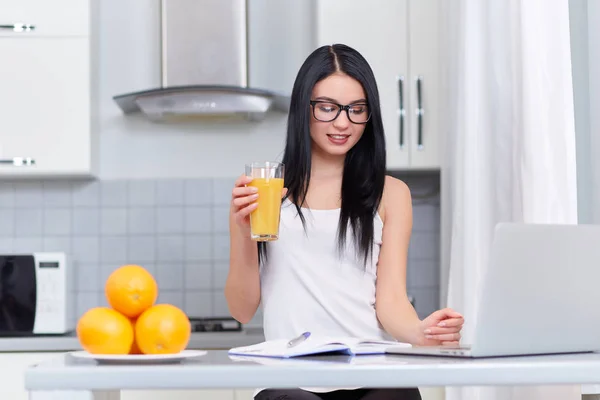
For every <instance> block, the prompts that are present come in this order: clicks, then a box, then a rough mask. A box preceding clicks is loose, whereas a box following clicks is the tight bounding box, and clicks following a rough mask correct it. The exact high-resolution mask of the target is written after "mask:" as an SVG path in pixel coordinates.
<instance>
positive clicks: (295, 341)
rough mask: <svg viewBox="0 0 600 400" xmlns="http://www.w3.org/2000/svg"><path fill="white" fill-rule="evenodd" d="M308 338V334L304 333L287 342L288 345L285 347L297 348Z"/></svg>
mask: <svg viewBox="0 0 600 400" xmlns="http://www.w3.org/2000/svg"><path fill="white" fill-rule="evenodd" d="M309 336H310V332H304V333H303V334H301V335H300V336H298V337H297V338H294V339H292V340H290V341H289V342H288V344H287V347H294V346H297V345H299V344H300V343H302V342H304V341H305V340H306V339H308V337H309Z"/></svg>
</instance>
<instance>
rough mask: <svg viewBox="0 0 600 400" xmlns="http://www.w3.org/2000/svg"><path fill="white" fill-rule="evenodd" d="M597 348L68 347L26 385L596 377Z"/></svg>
mask: <svg viewBox="0 0 600 400" xmlns="http://www.w3.org/2000/svg"><path fill="white" fill-rule="evenodd" d="M599 383H600V354H597V353H588V354H570V355H544V356H528V357H502V358H486V359H458V358H446V357H429V356H403V355H372V356H369V355H361V356H354V357H352V356H338V355H335V356H333V355H326V356H312V357H301V358H295V359H275V358H266V357H246V356H244V357H240V356H230V355H229V354H228V353H227V351H226V350H215V351H208V352H207V353H206V354H205V355H202V356H199V357H196V358H193V359H188V360H185V361H181V362H180V363H176V364H152V365H132V364H127V365H102V364H98V363H97V362H96V361H94V360H81V359H77V358H74V357H72V356H71V355H70V353H65V354H62V355H57V357H55V358H52V359H49V360H46V361H44V362H41V363H40V364H37V365H34V366H31V367H29V368H28V369H27V370H26V372H25V387H26V389H27V390H90V391H92V390H128V389H219V388H222V389H224V388H255V387H279V388H289V387H307V386H309V387H315V386H316V387H347V386H363V387H414V386H471V385H553V384H599Z"/></svg>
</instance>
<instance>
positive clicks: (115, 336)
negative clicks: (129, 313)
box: [76, 307, 134, 354]
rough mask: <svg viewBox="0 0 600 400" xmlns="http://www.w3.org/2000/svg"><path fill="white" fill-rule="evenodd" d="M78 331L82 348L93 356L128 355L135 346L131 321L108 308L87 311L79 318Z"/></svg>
mask: <svg viewBox="0 0 600 400" xmlns="http://www.w3.org/2000/svg"><path fill="white" fill-rule="evenodd" d="M76 331H77V338H78V339H79V343H80V344H81V347H83V349H84V350H85V351H87V352H88V353H91V354H128V353H129V351H130V350H131V346H132V344H133V335H134V327H133V324H132V323H131V321H130V320H129V319H128V318H127V317H125V316H124V315H122V314H121V313H119V312H117V311H115V310H113V309H111V308H108V307H95V308H91V309H89V310H88V311H86V312H85V313H84V314H83V315H82V316H81V318H79V321H78V322H77V329H76Z"/></svg>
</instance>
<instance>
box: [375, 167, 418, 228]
mask: <svg viewBox="0 0 600 400" xmlns="http://www.w3.org/2000/svg"><path fill="white" fill-rule="evenodd" d="M392 207H393V208H394V211H401V212H402V211H403V210H405V209H407V208H410V207H412V200H411V194H410V189H409V187H408V185H407V184H406V183H405V182H404V181H402V180H400V179H398V178H394V177H393V176H390V175H386V177H385V184H384V186H383V196H382V198H381V205H380V206H379V215H380V216H381V219H382V220H383V222H384V223H385V216H386V214H387V212H388V211H389V210H390V209H392ZM394 211H392V212H394Z"/></svg>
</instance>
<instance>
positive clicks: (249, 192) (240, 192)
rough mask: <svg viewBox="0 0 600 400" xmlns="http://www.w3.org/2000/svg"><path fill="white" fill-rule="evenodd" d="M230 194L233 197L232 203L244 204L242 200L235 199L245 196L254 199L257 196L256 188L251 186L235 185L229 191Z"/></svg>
mask: <svg viewBox="0 0 600 400" xmlns="http://www.w3.org/2000/svg"><path fill="white" fill-rule="evenodd" d="M231 196H232V197H233V201H234V204H236V205H242V204H246V203H243V202H242V203H240V202H239V201H238V202H237V203H236V200H240V199H245V198H247V197H253V198H254V200H256V198H258V189H257V188H255V187H253V186H242V187H236V188H233V190H232V191H231Z"/></svg>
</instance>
